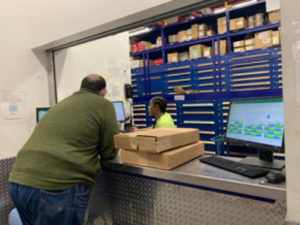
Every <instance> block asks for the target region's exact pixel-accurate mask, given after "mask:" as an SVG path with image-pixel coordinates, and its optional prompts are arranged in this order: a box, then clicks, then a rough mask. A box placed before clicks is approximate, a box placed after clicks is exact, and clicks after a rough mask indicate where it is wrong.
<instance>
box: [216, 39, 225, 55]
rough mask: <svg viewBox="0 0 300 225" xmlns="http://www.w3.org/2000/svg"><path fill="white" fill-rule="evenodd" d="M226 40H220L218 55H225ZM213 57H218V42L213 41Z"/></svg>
mask: <svg viewBox="0 0 300 225" xmlns="http://www.w3.org/2000/svg"><path fill="white" fill-rule="evenodd" d="M226 47H227V45H226V40H220V54H221V55H224V54H226ZM215 55H218V42H217V41H215Z"/></svg>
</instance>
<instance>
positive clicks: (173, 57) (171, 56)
mask: <svg viewBox="0 0 300 225" xmlns="http://www.w3.org/2000/svg"><path fill="white" fill-rule="evenodd" d="M168 62H169V63H170V62H178V52H175V53H169V54H168Z"/></svg>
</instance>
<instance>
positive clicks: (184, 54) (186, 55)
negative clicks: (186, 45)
mask: <svg viewBox="0 0 300 225" xmlns="http://www.w3.org/2000/svg"><path fill="white" fill-rule="evenodd" d="M188 59H189V52H181V53H179V61H181V62H182V61H185V60H188Z"/></svg>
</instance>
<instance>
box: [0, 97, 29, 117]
mask: <svg viewBox="0 0 300 225" xmlns="http://www.w3.org/2000/svg"><path fill="white" fill-rule="evenodd" d="M0 105H1V114H0V118H1V121H2V122H9V121H14V122H16V121H18V122H20V121H23V120H24V119H25V94H24V93H22V92H4V93H0Z"/></svg>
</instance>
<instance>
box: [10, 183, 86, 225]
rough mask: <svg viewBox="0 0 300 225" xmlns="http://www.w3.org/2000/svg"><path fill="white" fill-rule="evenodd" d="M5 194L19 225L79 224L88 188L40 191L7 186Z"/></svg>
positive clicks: (82, 185)
mask: <svg viewBox="0 0 300 225" xmlns="http://www.w3.org/2000/svg"><path fill="white" fill-rule="evenodd" d="M9 193H10V196H11V198H12V200H13V202H14V204H15V206H16V208H17V209H18V212H19V214H20V217H21V220H22V222H23V225H82V224H83V223H84V216H85V211H86V208H87V205H88V201H89V198H90V193H91V188H90V187H89V185H87V184H79V185H76V186H73V187H71V188H67V189H62V190H40V189H37V188H32V187H29V186H24V185H20V184H15V183H9Z"/></svg>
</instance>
